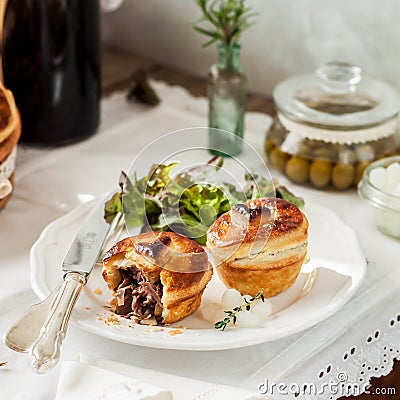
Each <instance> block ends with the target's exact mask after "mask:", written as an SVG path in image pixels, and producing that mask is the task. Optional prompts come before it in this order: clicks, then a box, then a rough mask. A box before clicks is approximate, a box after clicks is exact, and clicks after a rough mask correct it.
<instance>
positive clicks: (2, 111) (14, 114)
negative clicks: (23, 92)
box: [0, 83, 21, 210]
mask: <svg viewBox="0 0 400 400" xmlns="http://www.w3.org/2000/svg"><path fill="white" fill-rule="evenodd" d="M20 135H21V119H20V116H19V113H18V110H17V108H16V106H15V102H14V97H13V95H12V93H11V92H10V91H9V90H7V89H6V88H5V87H4V86H3V84H2V83H0V179H1V180H2V181H3V182H2V183H3V184H4V183H6V184H7V186H6V187H8V188H9V186H10V184H11V187H12V189H13V188H14V178H15V172H14V168H15V152H14V150H15V147H16V145H17V143H18V140H19V137H20ZM13 152H14V153H13ZM11 194H12V192H11V193H9V192H8V191H6V193H1V197H0V210H1V209H2V208H3V207H4V206H5V205H6V203H7V202H8V200H9V199H10V197H11Z"/></svg>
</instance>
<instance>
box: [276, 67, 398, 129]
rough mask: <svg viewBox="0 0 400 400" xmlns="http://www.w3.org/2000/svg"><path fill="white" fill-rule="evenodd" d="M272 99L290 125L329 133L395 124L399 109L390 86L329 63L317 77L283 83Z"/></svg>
mask: <svg viewBox="0 0 400 400" xmlns="http://www.w3.org/2000/svg"><path fill="white" fill-rule="evenodd" d="M273 97H274V102H275V106H276V108H277V111H278V113H279V114H281V115H282V116H283V118H284V119H286V120H289V123H290V122H291V121H293V122H295V123H302V124H307V125H308V126H310V127H316V128H317V129H318V128H322V129H328V130H329V129H331V130H345V131H347V130H357V129H365V128H370V127H373V126H376V125H380V124H383V123H389V124H390V123H391V122H393V123H394V122H395V121H394V120H395V119H396V120H397V115H398V114H399V106H400V103H399V96H398V93H397V92H396V90H394V89H393V88H392V87H391V86H390V85H388V84H387V83H385V82H383V81H380V80H378V79H374V78H371V77H369V76H365V75H364V74H362V70H361V68H360V67H357V66H354V65H351V64H347V63H342V62H333V63H328V64H325V65H324V66H322V67H320V68H319V69H317V71H316V72H315V74H306V75H299V76H294V77H292V78H289V79H287V80H285V81H283V82H282V83H280V84H279V85H278V86H276V88H275V89H274V93H273ZM392 125H393V124H392ZM390 129H392V128H390Z"/></svg>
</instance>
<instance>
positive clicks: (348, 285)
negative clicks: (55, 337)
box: [31, 202, 366, 350]
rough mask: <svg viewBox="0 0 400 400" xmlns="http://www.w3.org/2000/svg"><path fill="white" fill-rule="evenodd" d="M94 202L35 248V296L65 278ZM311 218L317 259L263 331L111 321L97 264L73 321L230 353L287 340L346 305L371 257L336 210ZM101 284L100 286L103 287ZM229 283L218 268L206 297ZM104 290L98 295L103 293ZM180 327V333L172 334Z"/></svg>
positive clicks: (130, 339)
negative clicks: (64, 264) (65, 261)
mask: <svg viewBox="0 0 400 400" xmlns="http://www.w3.org/2000/svg"><path fill="white" fill-rule="evenodd" d="M92 206H93V202H90V203H85V204H83V205H81V206H79V207H77V208H76V209H74V210H72V211H71V212H70V213H68V214H66V215H65V216H63V217H62V218H60V219H58V220H56V221H54V222H52V223H51V224H50V225H48V226H47V227H46V228H45V229H44V231H43V232H42V234H41V235H40V237H39V239H38V240H37V242H36V243H35V244H34V245H33V247H32V250H31V268H32V269H31V274H32V275H31V281H32V287H33V289H34V291H35V293H36V294H37V295H38V296H39V297H40V298H41V299H43V298H45V297H46V296H47V295H48V294H49V293H50V292H51V290H52V289H53V288H55V287H56V285H57V283H58V282H59V281H60V280H61V278H62V271H61V264H62V260H63V259H64V256H65V254H66V252H67V250H68V248H69V245H70V243H71V241H72V239H73V238H74V236H75V234H76V232H77V230H78V229H79V226H80V224H81V222H82V220H83V219H84V218H85V216H86V215H87V212H88V210H89V209H90V208H91V207H92ZM304 211H305V213H306V215H307V217H308V219H309V222H310V237H309V256H310V261H309V262H308V263H307V264H305V265H304V266H303V268H302V271H301V273H300V275H299V278H298V279H297V281H296V283H295V284H294V285H293V286H292V287H291V288H290V289H289V290H287V291H286V292H284V293H282V294H280V295H278V296H276V297H274V298H271V299H270V300H271V302H272V307H273V312H274V313H273V315H272V316H271V317H270V318H269V319H268V320H267V321H266V322H265V323H264V325H263V326H262V327H259V328H237V327H234V328H230V329H227V330H226V331H224V332H221V331H217V330H215V329H214V328H213V326H212V324H210V323H208V322H205V321H204V320H202V319H201V318H200V315H199V310H198V311H196V313H194V314H193V315H192V316H190V317H188V318H186V319H184V320H182V321H181V322H180V323H178V324H176V325H177V326H183V329H179V330H177V327H176V326H175V327H166V328H164V329H163V330H161V331H154V330H151V329H149V327H146V326H142V325H136V324H135V325H132V323H131V322H130V321H127V320H125V319H123V318H118V323H117V324H113V323H106V321H107V318H108V316H109V315H110V312H109V311H108V310H107V309H106V308H105V307H104V306H105V305H107V302H108V301H109V300H110V297H111V296H110V293H109V291H108V289H107V287H106V285H105V283H104V281H103V279H102V277H101V268H99V267H95V268H94V269H93V271H92V273H91V275H90V278H89V281H88V284H87V286H86V287H85V289H84V291H83V292H82V294H81V296H80V298H79V300H78V302H77V304H76V306H75V309H74V312H73V315H72V320H73V322H74V323H75V324H76V325H78V326H79V327H81V328H82V329H85V330H86V331H89V332H92V333H94V334H97V335H100V336H104V337H107V338H109V339H112V340H116V341H120V342H125V343H130V344H135V345H139V346H148V347H155V348H165V349H179V350H222V349H231V348H238V347H245V346H250V345H255V344H258V343H263V342H268V341H272V340H276V339H281V338H283V337H285V336H288V335H291V334H294V333H296V332H299V331H302V330H304V329H306V328H309V327H311V326H312V325H315V324H316V323H318V322H320V321H322V320H324V319H325V318H328V317H329V316H330V315H331V314H333V313H334V312H336V311H337V310H339V309H340V308H341V307H342V306H343V305H344V304H345V303H346V302H347V301H348V300H349V299H350V297H351V296H352V295H353V294H354V292H355V291H356V290H357V288H358V287H359V286H360V284H361V282H362V281H363V278H364V276H365V272H366V259H365V257H364V255H363V254H362V251H361V249H360V246H359V243H358V239H357V237H356V234H355V233H354V232H353V230H352V229H351V228H349V227H348V226H347V225H346V224H345V223H344V222H343V221H342V220H341V219H340V218H339V217H338V216H337V215H336V214H335V213H333V212H332V211H330V210H329V209H327V208H325V207H321V206H319V205H315V204H311V203H307V206H306V209H305V210H304ZM96 289H100V290H96ZM224 290H225V287H224V285H223V284H222V283H221V281H220V280H219V279H218V275H217V274H216V273H214V276H213V278H212V280H211V281H210V283H209V285H208V286H207V288H206V290H205V292H204V295H203V302H204V301H207V300H211V301H219V299H220V297H221V295H222V293H223V291H224ZM100 292H101V294H96V293H100ZM173 329H174V331H173V332H171V331H172V330H173Z"/></svg>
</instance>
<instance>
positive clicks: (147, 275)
mask: <svg viewBox="0 0 400 400" xmlns="http://www.w3.org/2000/svg"><path fill="white" fill-rule="evenodd" d="M102 275H103V278H104V280H105V281H106V282H107V285H108V287H109V289H110V290H111V291H112V293H113V299H112V301H111V306H112V308H113V311H114V312H115V313H116V314H119V315H122V316H124V317H127V318H131V319H133V320H136V321H137V322H140V323H142V324H149V325H156V324H160V323H163V324H170V323H173V322H176V321H179V320H181V319H183V318H185V317H187V316H188V315H190V314H192V313H193V312H194V311H196V309H197V308H198V307H199V306H200V303H201V297H202V294H203V291H204V289H205V287H206V285H207V283H208V282H209V280H210V279H211V276H212V267H211V264H210V263H209V262H208V257H207V253H206V252H205V251H204V249H203V247H202V246H200V245H199V244H197V243H196V242H194V241H193V240H191V239H189V238H187V237H185V236H182V235H179V234H177V233H174V232H147V233H142V234H140V235H137V236H132V237H129V238H126V239H124V240H122V241H120V242H118V243H117V244H116V245H114V246H113V247H112V248H111V249H110V250H109V251H108V252H107V253H106V255H105V257H104V259H103V272H102Z"/></svg>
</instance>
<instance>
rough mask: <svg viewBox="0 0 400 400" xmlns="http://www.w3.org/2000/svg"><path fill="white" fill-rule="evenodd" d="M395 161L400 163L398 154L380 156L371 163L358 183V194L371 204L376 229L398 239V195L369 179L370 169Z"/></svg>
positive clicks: (399, 231)
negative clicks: (386, 190)
mask: <svg viewBox="0 0 400 400" xmlns="http://www.w3.org/2000/svg"><path fill="white" fill-rule="evenodd" d="M395 162H399V163H400V156H393V157H387V158H382V159H380V160H377V161H374V162H373V163H371V164H370V165H369V166H368V167H367V168H366V169H365V171H364V174H363V177H362V179H361V181H360V182H359V184H358V194H359V195H360V197H361V198H362V199H364V200H367V201H368V202H369V203H370V204H371V205H372V206H373V208H374V213H375V221H376V225H377V226H378V229H379V230H380V231H381V232H382V233H383V234H385V235H387V236H391V237H393V238H395V239H400V196H396V195H393V194H391V193H388V192H385V191H382V190H381V189H379V188H378V187H376V186H375V185H374V184H373V183H372V182H371V180H370V174H371V171H372V170H374V169H375V168H379V167H383V168H386V167H388V166H389V165H390V164H392V163H395Z"/></svg>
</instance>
